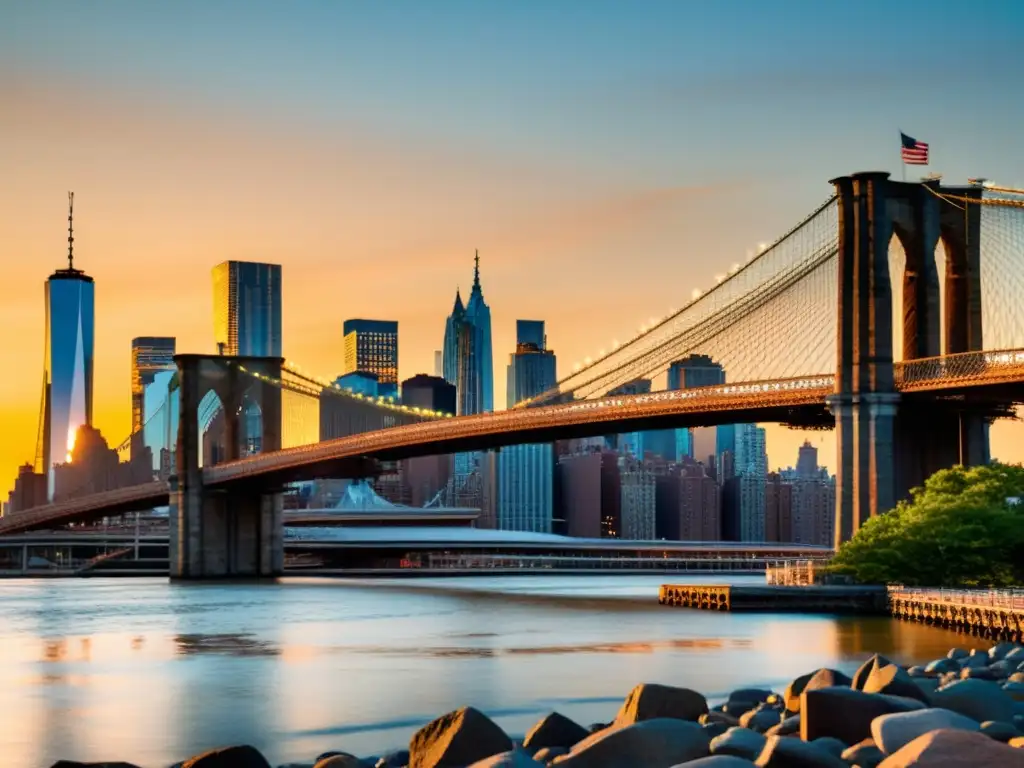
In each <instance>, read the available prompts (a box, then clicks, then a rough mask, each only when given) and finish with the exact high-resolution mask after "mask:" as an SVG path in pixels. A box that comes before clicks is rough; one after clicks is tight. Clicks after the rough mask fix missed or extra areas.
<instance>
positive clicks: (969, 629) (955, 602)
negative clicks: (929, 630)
mask: <svg viewBox="0 0 1024 768" xmlns="http://www.w3.org/2000/svg"><path fill="white" fill-rule="evenodd" d="M888 604H889V611H890V612H891V613H892V615H893V617H895V618H897V619H902V620H904V621H919V622H921V623H923V624H930V625H932V626H935V627H942V628H944V629H953V630H956V631H959V632H965V633H967V634H971V635H978V636H980V637H985V638H990V639H995V640H1010V641H1014V642H1018V643H1019V642H1024V590H1021V589H912V588H909V587H889V589H888Z"/></svg>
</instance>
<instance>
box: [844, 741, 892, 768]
mask: <svg viewBox="0 0 1024 768" xmlns="http://www.w3.org/2000/svg"><path fill="white" fill-rule="evenodd" d="M842 758H843V760H845V761H846V762H847V763H848V764H849V765H851V766H853V768H876V766H877V765H878V764H879V763H880V762H882V761H883V760H884V759H885V753H884V752H882V750H880V749H879V748H878V745H877V744H875V742H874V740H873V739H864V741H862V742H859V743H857V744H854V745H853V746H852V747H848V748H847V749H846V750H844V751H843V754H842Z"/></svg>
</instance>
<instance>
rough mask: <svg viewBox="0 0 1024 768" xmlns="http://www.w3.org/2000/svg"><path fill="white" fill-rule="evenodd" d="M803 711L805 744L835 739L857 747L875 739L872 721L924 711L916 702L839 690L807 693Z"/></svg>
mask: <svg viewBox="0 0 1024 768" xmlns="http://www.w3.org/2000/svg"><path fill="white" fill-rule="evenodd" d="M800 708H801V710H802V711H801V713H800V738H801V739H803V740H804V741H814V740H815V739H819V738H821V737H822V736H832V737H834V738H837V739H839V740H840V741H842V742H844V743H845V744H856V743H857V742H859V741H863V740H864V739H866V738H868V736H870V735H871V721H872V720H874V719H875V718H876V717H878V716H879V715H888V714H890V713H892V712H909V711H911V710H915V709H923V708H924V707H923V705H922V704H921V702H919V701H917V700H915V699H905V698H903V697H900V696H887V695H885V694H882V693H864V692H863V691H857V690H854V689H853V688H840V687H835V688H820V689H818V690H816V691H804V693H803V695H802V696H801V699H800Z"/></svg>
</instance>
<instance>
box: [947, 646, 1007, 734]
mask: <svg viewBox="0 0 1024 768" xmlns="http://www.w3.org/2000/svg"><path fill="white" fill-rule="evenodd" d="M971 658H974V657H973V656H972V657H971ZM932 705H933V706H935V707H942V708H944V709H951V710H953V711H954V712H959V713H960V714H961V715H966V716H967V717H973V718H974V719H975V720H977V721H978V722H979V723H983V722H985V721H986V720H1005V721H1007V722H1010V721H1012V720H1013V715H1014V712H1015V708H1014V703H1013V699H1012V698H1011V697H1010V695H1009V694H1008V693H1006V691H1004V690H1003V689H1002V688H1000V687H999V686H998V685H996V684H995V683H991V682H989V681H987V680H975V679H973V678H972V679H970V680H958V681H957V682H955V683H953V684H951V685H947V686H945V687H943V688H939V690H937V691H936V692H935V693H933V694H932Z"/></svg>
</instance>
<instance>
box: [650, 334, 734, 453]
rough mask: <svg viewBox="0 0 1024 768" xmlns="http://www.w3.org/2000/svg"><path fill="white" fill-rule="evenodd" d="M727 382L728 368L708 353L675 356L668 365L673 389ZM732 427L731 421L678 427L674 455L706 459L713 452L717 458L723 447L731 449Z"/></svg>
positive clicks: (710, 385) (669, 380)
mask: <svg viewBox="0 0 1024 768" xmlns="http://www.w3.org/2000/svg"><path fill="white" fill-rule="evenodd" d="M724 383H725V370H724V369H723V368H722V365H721V363H716V362H715V361H714V360H712V359H711V357H709V356H708V355H697V354H693V355H688V356H687V357H684V358H682V359H681V360H676V361H675V362H674V363H672V365H670V366H669V368H668V389H670V390H677V389H693V388H695V387H713V386H716V385H719V384H724ZM731 430H732V427H731V426H730V425H725V426H720V427H700V428H697V429H678V430H676V434H677V438H676V445H677V455H676V456H675V459H676V460H677V461H679V460H681V459H682V458H683V456H685V455H688V456H690V457H691V458H697V459H699V460H701V461H705V460H706V459H707V457H708V456H709V455H711V454H712V453H713V454H714V455H715V457H716V459H717V457H719V456H721V454H722V452H723V451H727V450H732V447H731V444H730V442H729V439H730V437H731ZM712 441H714V449H713V450H709V448H708V446H709V444H710V443H711V442H712ZM684 447H688V448H689V452H688V453H684V452H683V448H684ZM666 458H668V457H666Z"/></svg>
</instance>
